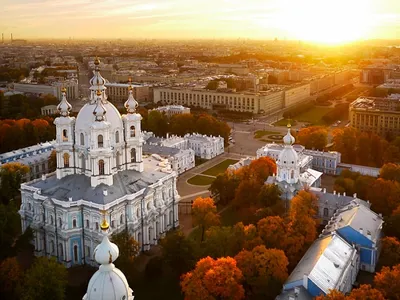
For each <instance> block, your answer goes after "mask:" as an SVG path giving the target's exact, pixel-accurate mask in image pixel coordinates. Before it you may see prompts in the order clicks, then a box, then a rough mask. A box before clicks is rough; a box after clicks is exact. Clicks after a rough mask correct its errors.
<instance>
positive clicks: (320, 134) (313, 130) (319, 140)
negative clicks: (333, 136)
mask: <svg viewBox="0 0 400 300" xmlns="http://www.w3.org/2000/svg"><path fill="white" fill-rule="evenodd" d="M297 141H298V142H299V144H301V145H303V146H304V147H306V148H307V149H317V150H323V149H324V148H325V146H326V144H327V142H328V131H327V130H326V128H324V127H321V126H311V127H307V128H302V129H300V131H299V133H298V135H297Z"/></svg>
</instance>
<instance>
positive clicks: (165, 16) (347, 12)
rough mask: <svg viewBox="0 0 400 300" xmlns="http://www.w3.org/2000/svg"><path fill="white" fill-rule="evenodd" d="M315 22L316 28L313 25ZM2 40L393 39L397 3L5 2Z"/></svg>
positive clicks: (398, 20)
mask: <svg viewBox="0 0 400 300" xmlns="http://www.w3.org/2000/svg"><path fill="white" fill-rule="evenodd" d="M316 24H318V26H316ZM0 31H1V32H2V33H4V34H5V37H6V38H9V36H10V33H13V34H14V38H28V39H30V38H69V37H74V38H76V39H82V38H95V39H98V38H104V39H110V38H122V39H135V38H168V39H171V38H176V39H188V38H206V39H209V38H239V37H240V38H250V39H273V38H275V37H277V38H279V39H284V38H287V39H293V40H304V41H310V42H317V43H327V44H336V43H341V42H349V41H355V40H359V39H396V38H400V3H399V2H398V1H396V0H383V1H378V0H349V1H345V0H338V1H335V2H334V3H331V2H330V1H326V0H323V1H317V0H305V1H301V2H300V1H294V0H283V1H278V0H264V1H261V0H252V1H246V2H244V1H240V0H214V1H211V0H205V1H190V2H187V1H183V0H175V1H168V2H167V1H160V0H153V1H150V2H149V1H142V0H131V1H128V0H104V1H100V0H99V1H93V0H70V1H60V0H53V1H48V0H30V1H28V0H18V1H15V0H14V1H11V0H5V2H4V3H3V15H2V19H1V20H0Z"/></svg>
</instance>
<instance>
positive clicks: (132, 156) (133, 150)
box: [131, 148, 136, 162]
mask: <svg viewBox="0 0 400 300" xmlns="http://www.w3.org/2000/svg"><path fill="white" fill-rule="evenodd" d="M131 162H136V149H135V148H132V149H131Z"/></svg>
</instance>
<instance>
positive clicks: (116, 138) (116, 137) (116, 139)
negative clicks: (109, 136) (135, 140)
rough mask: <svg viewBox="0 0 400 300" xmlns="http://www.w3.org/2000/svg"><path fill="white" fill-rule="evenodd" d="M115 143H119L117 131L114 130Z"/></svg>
mask: <svg viewBox="0 0 400 300" xmlns="http://www.w3.org/2000/svg"><path fill="white" fill-rule="evenodd" d="M115 143H117V144H118V143H119V131H116V132H115Z"/></svg>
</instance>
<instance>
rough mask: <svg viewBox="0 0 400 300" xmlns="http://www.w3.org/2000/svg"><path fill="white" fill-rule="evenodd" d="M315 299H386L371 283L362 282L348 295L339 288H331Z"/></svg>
mask: <svg viewBox="0 0 400 300" xmlns="http://www.w3.org/2000/svg"><path fill="white" fill-rule="evenodd" d="M315 300H385V298H384V297H383V295H382V293H381V292H380V291H379V290H377V289H373V288H372V287H371V286H370V285H369V284H362V285H360V287H359V288H358V289H353V290H352V291H351V293H350V294H349V295H348V296H345V295H343V294H342V293H341V292H339V291H337V290H331V291H330V292H329V293H328V294H327V295H326V296H318V297H316V298H315Z"/></svg>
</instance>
